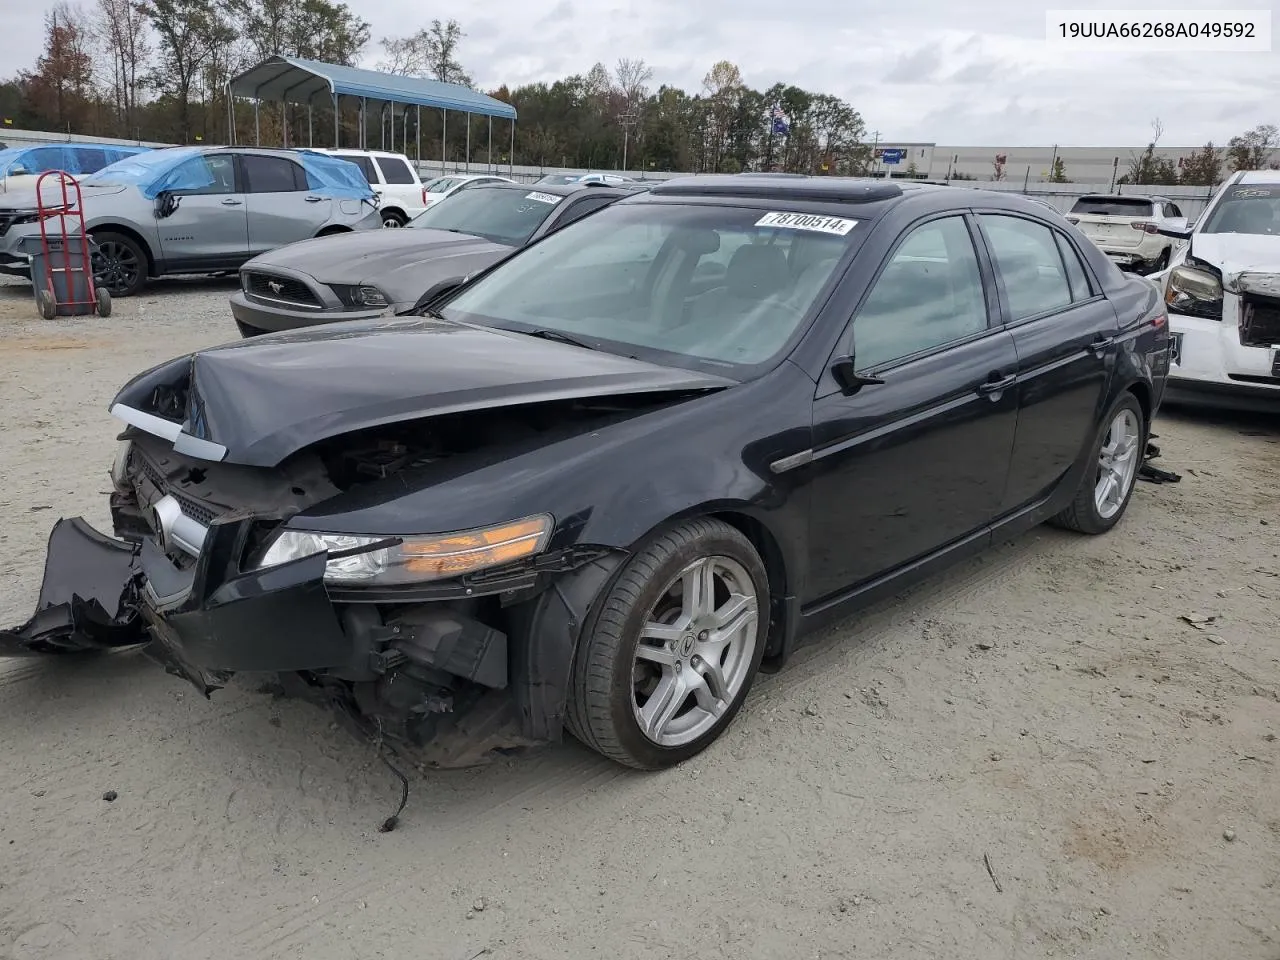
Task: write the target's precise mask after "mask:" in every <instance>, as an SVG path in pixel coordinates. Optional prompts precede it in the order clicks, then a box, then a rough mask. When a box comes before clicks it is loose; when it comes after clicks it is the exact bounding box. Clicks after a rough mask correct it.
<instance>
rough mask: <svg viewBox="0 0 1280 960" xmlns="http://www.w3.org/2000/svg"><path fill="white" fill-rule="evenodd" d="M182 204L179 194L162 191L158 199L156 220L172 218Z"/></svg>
mask: <svg viewBox="0 0 1280 960" xmlns="http://www.w3.org/2000/svg"><path fill="white" fill-rule="evenodd" d="M181 202H182V198H181V197H179V196H178V195H177V194H174V193H170V192H169V191H168V190H164V191H161V193H160V194H159V195H158V196H157V197H156V205H155V210H156V219H157V220H163V219H165V217H172V216H173V215H174V213H175V212H176V211H177V209H178V204H180V203H181Z"/></svg>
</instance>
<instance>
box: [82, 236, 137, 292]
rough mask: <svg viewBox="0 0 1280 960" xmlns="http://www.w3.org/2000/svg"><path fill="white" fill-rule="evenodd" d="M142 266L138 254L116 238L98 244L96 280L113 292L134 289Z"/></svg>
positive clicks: (94, 261) (94, 266)
mask: <svg viewBox="0 0 1280 960" xmlns="http://www.w3.org/2000/svg"><path fill="white" fill-rule="evenodd" d="M141 268H142V265H141V263H140V262H139V260H138V255H137V254H136V253H134V251H133V250H131V249H129V248H128V247H127V246H125V245H124V244H123V243H118V242H116V241H114V240H108V241H106V242H105V243H100V244H98V250H97V252H96V253H95V254H94V255H93V273H94V282H95V283H96V284H98V285H99V286H102V287H105V288H106V289H107V290H110V291H111V292H113V293H122V292H124V291H127V290H130V289H132V288H133V286H134V284H136V283H137V282H138V271H139V270H141Z"/></svg>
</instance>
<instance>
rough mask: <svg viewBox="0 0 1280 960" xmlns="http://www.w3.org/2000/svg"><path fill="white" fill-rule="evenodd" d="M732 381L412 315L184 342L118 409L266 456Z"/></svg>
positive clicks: (251, 456)
mask: <svg viewBox="0 0 1280 960" xmlns="http://www.w3.org/2000/svg"><path fill="white" fill-rule="evenodd" d="M388 232H390V231H388ZM733 384H734V381H732V380H728V379H725V378H723V377H717V376H713V375H711V374H703V373H698V372H695V371H690V370H685V369H682V368H678V367H665V366H660V365H657V364H652V363H647V362H644V361H641V360H632V359H629V358H626V357H620V356H616V355H614V354H609V353H603V352H599V351H593V350H586V349H583V348H580V347H575V346H572V345H570V344H562V343H555V342H553V341H548V340H541V339H538V338H535V337H529V336H525V335H523V334H517V333H507V332H505V331H501V330H495V329H491V328H483V327H473V326H467V325H463V324H457V323H451V322H449V321H444V320H433V319H428V318H417V317H415V318H405V319H391V320H382V319H379V320H370V321H358V322H352V323H337V324H328V325H325V326H323V327H304V328H301V329H298V330H292V331H288V332H286V333H279V334H273V335H269V336H261V337H253V338H252V339H248V340H238V341H234V342H232V343H228V344H224V345H222V346H219V347H214V348H212V349H209V350H202V351H200V352H198V353H194V354H188V355H187V356H185V357H179V358H177V359H175V360H171V361H169V362H168V363H165V364H162V365H160V366H158V367H154V368H152V369H151V370H148V371H146V372H145V373H142V374H140V375H138V376H137V377H135V378H134V379H133V380H132V381H130V382H129V383H128V384H127V385H126V386H125V387H124V388H123V389H122V390H121V391H120V392H119V393H118V394H117V395H116V398H115V400H114V401H113V402H112V412H113V413H115V414H116V416H118V417H120V418H121V419H124V420H126V421H127V422H132V423H135V424H136V425H138V426H140V427H142V429H146V430H149V431H150V432H153V433H156V434H158V435H160V436H167V438H168V439H170V440H174V441H175V446H176V447H177V448H178V449H180V450H181V449H183V444H184V443H187V452H189V453H191V454H193V455H196V456H204V457H206V458H207V459H219V458H221V459H222V460H225V461H227V462H229V463H239V464H245V465H249V466H262V467H270V466H275V465H276V464H278V463H279V462H280V461H282V460H284V459H285V458H286V457H288V456H289V455H291V454H293V453H295V452H297V451H299V450H301V449H303V448H304V447H307V446H310V445H311V444H313V443H317V442H318V441H320V440H324V439H327V438H329V437H335V436H339V435H341V434H344V433H349V432H352V431H355V430H361V429H365V428H368V427H374V426H381V425H384V424H389V423H397V422H402V421H406V420H416V419H420V418H423V417H432V416H440V415H442V414H447V413H457V412H461V411H464V410H477V409H484V408H490V407H504V406H514V405H519V404H526V403H538V402H544V401H549V400H561V399H572V398H578V397H599V396H609V395H624V394H636V393H651V392H661V391H685V390H713V389H719V388H723V387H727V386H732V385H733ZM122 408H128V409H122ZM131 411H133V412H139V411H140V412H141V413H142V414H144V415H146V416H144V417H142V418H138V417H137V416H135V415H134V413H133V412H131ZM157 417H159V418H164V419H161V420H156V419H155V418H157ZM182 417H185V419H184V420H183V422H182V424H181V426H180V427H179V424H178V423H177V421H178V419H179V418H182ZM190 438H196V440H198V441H205V443H204V444H201V443H195V444H191V443H189V440H190ZM209 444H214V445H216V446H215V447H212V448H211V447H209V446H208V445H209ZM219 447H220V448H224V450H222V451H220V450H219V449H218V448H219Z"/></svg>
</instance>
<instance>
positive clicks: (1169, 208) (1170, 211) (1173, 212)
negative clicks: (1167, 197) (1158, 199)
mask: <svg viewBox="0 0 1280 960" xmlns="http://www.w3.org/2000/svg"><path fill="white" fill-rule="evenodd" d="M1164 215H1165V216H1166V217H1180V216H1182V211H1181V210H1179V209H1178V205H1177V204H1176V203H1166V204H1165V205H1164Z"/></svg>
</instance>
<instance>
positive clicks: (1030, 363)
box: [977, 212, 1119, 512]
mask: <svg viewBox="0 0 1280 960" xmlns="http://www.w3.org/2000/svg"><path fill="white" fill-rule="evenodd" d="M977 219H978V224H979V226H980V228H981V230H982V235H983V238H984V239H985V242H986V245H987V249H988V250H989V252H990V255H991V261H992V263H993V265H994V267H995V273H996V287H997V290H998V292H999V296H1000V300H1001V317H1002V320H1003V321H1004V323H1005V325H1006V328H1007V329H1008V330H1009V331H1010V333H1011V334H1012V335H1013V341H1014V347H1015V349H1016V350H1017V353H1018V389H1017V394H1018V407H1019V410H1018V431H1017V437H1016V438H1015V440H1014V447H1013V457H1012V459H1011V461H1010V465H1009V483H1008V487H1007V489H1006V491H1005V498H1004V502H1003V504H1002V505H1001V506H1002V510H1001V512H1008V511H1012V510H1016V509H1017V508H1018V507H1020V506H1023V505H1024V504H1028V503H1031V502H1033V501H1035V500H1037V499H1038V498H1040V497H1043V496H1045V495H1047V494H1048V493H1049V491H1050V490H1051V489H1052V488H1053V486H1054V485H1055V484H1056V483H1057V482H1058V480H1059V479H1060V478H1061V477H1062V475H1063V474H1064V473H1066V472H1067V470H1068V469H1070V467H1071V465H1072V464H1073V463H1074V462H1075V460H1076V458H1077V457H1078V456H1079V455H1080V452H1081V450H1083V449H1084V446H1085V444H1086V443H1087V442H1089V441H1090V440H1091V439H1092V438H1093V434H1094V430H1095V429H1096V426H1097V422H1098V417H1099V416H1100V414H1101V412H1102V411H1101V409H1100V407H1101V405H1102V404H1103V403H1104V402H1105V399H1106V396H1107V389H1108V386H1109V382H1110V378H1111V371H1112V369H1113V368H1114V366H1115V357H1116V353H1117V351H1118V349H1119V348H1118V346H1117V344H1116V336H1117V334H1118V332H1119V324H1118V322H1117V320H1116V313H1115V310H1114V308H1113V307H1112V306H1111V303H1110V301H1108V300H1107V299H1106V298H1105V297H1104V296H1103V295H1102V290H1101V287H1100V286H1099V285H1098V284H1097V282H1096V280H1095V279H1094V278H1093V277H1091V276H1090V274H1089V272H1088V270H1087V268H1086V266H1085V262H1084V260H1083V259H1082V258H1081V256H1080V254H1079V252H1078V251H1077V250H1076V247H1075V244H1074V243H1073V242H1072V240H1071V238H1070V237H1068V236H1067V235H1066V234H1065V233H1064V232H1062V231H1060V230H1057V229H1055V228H1053V227H1051V226H1050V225H1049V224H1047V223H1044V222H1043V221H1040V220H1033V219H1031V218H1029V217H1024V216H1020V215H1018V214H1013V213H995V212H982V213H979V214H978V217H977Z"/></svg>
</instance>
